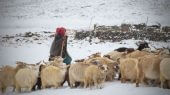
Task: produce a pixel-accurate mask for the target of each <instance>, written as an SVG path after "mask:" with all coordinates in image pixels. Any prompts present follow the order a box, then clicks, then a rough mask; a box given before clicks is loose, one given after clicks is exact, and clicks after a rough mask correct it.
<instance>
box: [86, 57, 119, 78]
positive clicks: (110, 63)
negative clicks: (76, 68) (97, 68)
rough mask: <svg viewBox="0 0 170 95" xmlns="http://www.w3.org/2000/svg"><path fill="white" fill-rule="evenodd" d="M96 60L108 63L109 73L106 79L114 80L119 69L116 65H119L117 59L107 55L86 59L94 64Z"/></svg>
mask: <svg viewBox="0 0 170 95" xmlns="http://www.w3.org/2000/svg"><path fill="white" fill-rule="evenodd" d="M95 61H97V63H101V64H106V65H107V66H108V73H107V75H106V81H112V80H113V79H114V76H115V71H117V67H116V66H117V65H118V63H117V62H116V61H113V60H111V59H108V58H107V57H96V58H90V59H88V60H86V64H87V63H88V64H90V63H92V64H94V63H95Z"/></svg>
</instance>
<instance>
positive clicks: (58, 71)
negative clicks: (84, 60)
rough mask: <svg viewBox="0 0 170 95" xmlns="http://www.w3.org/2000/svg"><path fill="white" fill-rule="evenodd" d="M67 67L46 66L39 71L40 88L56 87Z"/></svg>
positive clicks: (60, 82) (58, 85)
mask: <svg viewBox="0 0 170 95" xmlns="http://www.w3.org/2000/svg"><path fill="white" fill-rule="evenodd" d="M66 69H67V67H56V66H51V65H50V66H47V67H45V68H44V69H42V71H41V74H40V76H41V82H42V89H45V88H47V87H55V88H58V87H60V86H61V84H62V82H63V81H64V78H65V74H66Z"/></svg>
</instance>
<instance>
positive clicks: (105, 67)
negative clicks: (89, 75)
mask: <svg viewBox="0 0 170 95" xmlns="http://www.w3.org/2000/svg"><path fill="white" fill-rule="evenodd" d="M98 68H99V70H100V71H101V72H102V73H107V71H108V69H109V68H108V66H107V65H105V64H103V65H99V66H98Z"/></svg>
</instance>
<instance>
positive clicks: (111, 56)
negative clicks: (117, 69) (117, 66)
mask: <svg viewBox="0 0 170 95" xmlns="http://www.w3.org/2000/svg"><path fill="white" fill-rule="evenodd" d="M125 55H126V53H125V52H118V51H111V52H109V53H107V54H106V55H104V57H107V58H109V59H111V60H113V61H117V60H118V59H119V58H124V57H125Z"/></svg>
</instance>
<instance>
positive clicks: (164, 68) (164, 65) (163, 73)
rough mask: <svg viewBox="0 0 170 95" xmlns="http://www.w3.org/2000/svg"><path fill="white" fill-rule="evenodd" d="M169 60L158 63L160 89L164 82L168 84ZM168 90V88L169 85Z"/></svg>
mask: <svg viewBox="0 0 170 95" xmlns="http://www.w3.org/2000/svg"><path fill="white" fill-rule="evenodd" d="M169 68H170V58H164V59H163V60H162V61H161V63H160V81H161V85H160V87H161V88H164V84H165V82H166V81H167V82H170V70H169ZM167 85H168V88H170V85H169V84H167Z"/></svg>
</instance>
